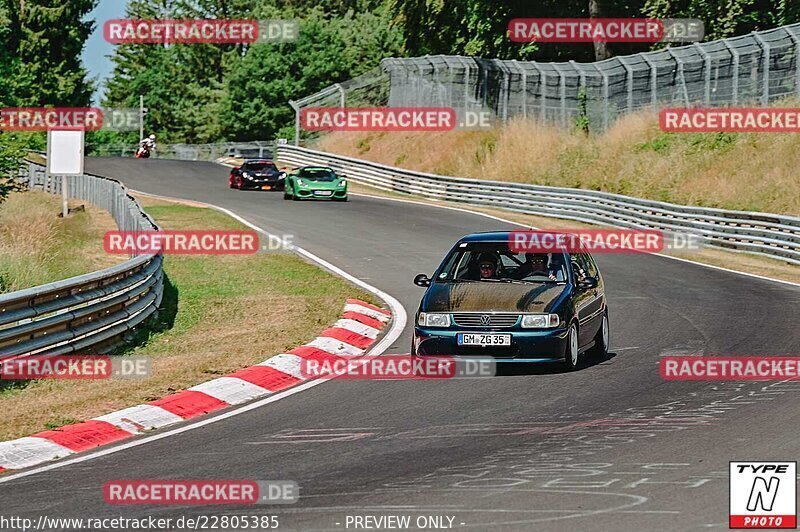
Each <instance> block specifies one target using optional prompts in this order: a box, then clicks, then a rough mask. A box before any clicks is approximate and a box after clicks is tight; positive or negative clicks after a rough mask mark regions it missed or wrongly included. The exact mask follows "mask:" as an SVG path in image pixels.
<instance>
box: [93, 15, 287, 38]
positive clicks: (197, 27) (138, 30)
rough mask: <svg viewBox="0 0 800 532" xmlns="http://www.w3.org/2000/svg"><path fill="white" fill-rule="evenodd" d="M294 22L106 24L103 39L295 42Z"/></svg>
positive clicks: (134, 21)
mask: <svg viewBox="0 0 800 532" xmlns="http://www.w3.org/2000/svg"><path fill="white" fill-rule="evenodd" d="M298 35H299V25H298V23H297V21H294V20H260V21H259V20H227V19H187V20H143V19H116V20H108V21H106V23H105V25H104V26H103V36H104V37H105V39H106V41H108V42H110V43H111V44H201V43H203V44H255V43H283V42H292V41H295V40H297V37H298Z"/></svg>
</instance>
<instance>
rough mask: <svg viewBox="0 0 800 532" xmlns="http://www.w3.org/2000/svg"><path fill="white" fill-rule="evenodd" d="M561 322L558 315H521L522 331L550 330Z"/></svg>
mask: <svg viewBox="0 0 800 532" xmlns="http://www.w3.org/2000/svg"><path fill="white" fill-rule="evenodd" d="M560 322H561V320H559V318H558V314H523V316H522V328H523V329H552V328H553V327H558V324H559V323H560Z"/></svg>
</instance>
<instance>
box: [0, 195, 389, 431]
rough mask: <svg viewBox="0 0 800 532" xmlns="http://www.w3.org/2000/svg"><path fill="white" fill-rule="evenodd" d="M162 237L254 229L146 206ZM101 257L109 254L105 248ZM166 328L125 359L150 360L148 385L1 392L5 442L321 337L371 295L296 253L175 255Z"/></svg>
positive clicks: (205, 214) (168, 268)
mask: <svg viewBox="0 0 800 532" xmlns="http://www.w3.org/2000/svg"><path fill="white" fill-rule="evenodd" d="M140 202H141V203H142V205H143V206H144V207H145V210H147V212H149V213H150V214H151V215H152V216H153V217H154V218H155V219H156V221H157V222H158V223H159V225H161V226H162V227H163V228H164V229H246V228H245V227H244V226H243V225H241V224H240V223H239V222H237V221H236V220H234V219H232V218H230V217H228V216H227V215H225V214H222V213H219V212H217V211H214V210H212V209H207V208H201V207H193V206H186V205H181V204H175V203H171V202H166V201H160V200H152V199H148V198H140ZM100 249H102V246H101V248H100ZM164 271H165V274H166V280H165V293H164V299H163V302H162V305H161V308H160V311H159V317H158V320H157V321H156V322H155V323H154V324H152V325H151V326H150V328H148V329H146V330H143V331H142V332H141V333H140V335H139V338H138V345H137V346H136V347H131V348H128V349H126V350H125V351H124V355H136V356H147V357H150V358H151V359H152V374H151V376H150V377H149V378H147V379H136V380H125V379H113V380H100V381H55V380H39V381H29V382H26V383H21V384H18V385H15V386H11V387H8V386H7V387H6V388H5V389H3V390H2V391H0V408H2V409H3V416H0V441H3V440H8V439H12V438H18V437H21V436H26V435H30V434H32V433H35V432H37V431H40V430H44V429H47V428H53V427H58V426H62V425H65V424H69V423H74V422H77V421H82V420H85V419H89V418H92V417H95V416H99V415H102V414H105V413H108V412H111V411H114V410H119V409H121V408H125V407H128V406H133V405H137V404H140V403H142V402H146V401H151V400H154V399H158V398H161V397H163V396H165V395H168V394H170V393H172V392H175V391H178V390H181V389H185V388H188V387H190V386H193V385H195V384H199V383H201V382H204V381H207V380H210V379H213V378H216V377H218V376H221V375H224V374H227V373H230V372H232V371H235V370H237V369H240V368H243V367H247V366H250V365H253V364H257V363H259V362H262V361H264V360H266V359H267V358H269V357H270V356H273V355H276V354H278V353H282V352H285V351H287V350H288V349H291V348H293V347H296V346H298V345H301V344H303V343H305V342H307V341H309V340H311V339H313V338H314V337H315V336H316V335H317V334H318V333H319V332H320V331H321V330H322V329H324V328H326V327H327V326H329V325H330V324H332V323H333V322H334V321H336V319H337V318H338V317H339V315H340V313H341V310H342V307H343V306H344V303H345V299H346V298H348V297H358V298H361V299H364V300H366V301H370V302H373V303H374V302H376V301H375V298H374V297H373V296H371V295H370V294H368V293H366V292H364V291H362V290H360V289H358V288H356V287H354V286H352V285H350V284H348V283H347V282H346V281H344V280H342V279H340V278H338V277H335V276H333V275H331V274H329V273H327V272H325V271H323V270H321V269H320V268H318V267H317V266H315V265H312V264H310V263H307V262H305V261H303V260H302V259H300V258H299V257H297V256H296V255H294V254H291V253H270V254H267V253H259V254H256V255H245V256H176V255H173V256H168V257H166V260H165V263H164Z"/></svg>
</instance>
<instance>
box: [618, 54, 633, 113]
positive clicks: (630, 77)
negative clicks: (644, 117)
mask: <svg viewBox="0 0 800 532" xmlns="http://www.w3.org/2000/svg"><path fill="white" fill-rule="evenodd" d="M617 59H618V60H619V64H621V65H622V68H624V69H625V80H626V81H627V87H628V98H627V100H628V103H627V105H628V112H631V111H633V68H632V67H631V66H630V65H629V64H628V61H627V60H626V59H625V58H624V57H617Z"/></svg>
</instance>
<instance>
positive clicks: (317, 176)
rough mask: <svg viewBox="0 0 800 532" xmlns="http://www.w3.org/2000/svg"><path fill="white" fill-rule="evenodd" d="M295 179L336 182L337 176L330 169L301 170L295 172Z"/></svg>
mask: <svg viewBox="0 0 800 532" xmlns="http://www.w3.org/2000/svg"><path fill="white" fill-rule="evenodd" d="M297 177H299V178H302V179H308V180H309V181H336V180H337V179H338V176H337V175H336V172H334V171H333V170H331V169H330V168H303V169H302V170H300V171H299V172H297Z"/></svg>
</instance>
